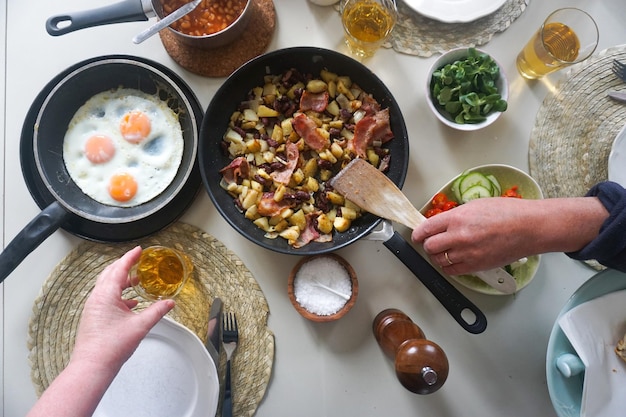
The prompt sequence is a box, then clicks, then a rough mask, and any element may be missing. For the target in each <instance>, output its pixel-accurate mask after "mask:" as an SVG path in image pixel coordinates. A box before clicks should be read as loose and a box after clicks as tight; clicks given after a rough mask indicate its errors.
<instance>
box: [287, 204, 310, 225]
mask: <svg viewBox="0 0 626 417" xmlns="http://www.w3.org/2000/svg"><path fill="white" fill-rule="evenodd" d="M287 221H288V222H289V224H290V225H292V226H297V227H298V229H300V230H304V229H305V228H306V217H305V215H304V210H302V209H300V210H298V211H296V212H295V213H293V214H292V215H291V217H289V218H288V219H287Z"/></svg>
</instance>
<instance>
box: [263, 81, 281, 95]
mask: <svg viewBox="0 0 626 417" xmlns="http://www.w3.org/2000/svg"><path fill="white" fill-rule="evenodd" d="M263 95H264V96H276V95H278V89H277V88H276V84H273V83H265V85H264V86H263Z"/></svg>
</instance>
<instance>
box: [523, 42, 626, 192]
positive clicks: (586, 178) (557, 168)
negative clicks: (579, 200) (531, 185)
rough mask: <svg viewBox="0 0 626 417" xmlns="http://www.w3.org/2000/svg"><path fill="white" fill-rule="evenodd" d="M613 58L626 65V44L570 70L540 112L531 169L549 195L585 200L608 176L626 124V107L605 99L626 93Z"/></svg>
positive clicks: (532, 138) (534, 131) (531, 147)
mask: <svg viewBox="0 0 626 417" xmlns="http://www.w3.org/2000/svg"><path fill="white" fill-rule="evenodd" d="M613 59H618V60H624V61H626V45H621V46H616V47H612V48H609V49H606V50H604V51H602V52H600V53H599V54H598V55H594V56H592V57H591V58H589V59H588V60H586V61H584V62H582V63H580V64H577V65H575V66H573V67H571V69H570V70H569V71H568V72H567V73H566V74H565V78H564V79H563V80H561V82H559V83H558V84H557V86H556V88H555V89H553V91H551V92H550V93H548V95H547V96H546V98H545V99H544V101H543V103H542V104H541V107H540V108H539V111H538V112H537V118H536V119H535V125H534V127H533V129H532V131H531V136H530V143H529V166H530V174H531V175H532V176H533V177H534V178H535V179H536V180H537V182H538V183H539V185H540V186H541V189H542V190H543V193H544V195H545V196H546V197H579V196H583V195H585V194H586V193H587V191H588V190H589V189H590V188H591V187H592V186H593V185H594V184H596V183H598V182H601V181H606V180H607V178H608V158H609V154H610V152H611V146H612V145H613V140H614V139H615V137H616V136H617V134H618V133H619V131H620V130H621V128H622V127H623V126H624V124H625V123H626V105H625V104H623V103H618V102H616V101H613V100H612V99H610V98H609V97H607V93H608V92H609V91H620V90H622V91H625V90H626V84H625V83H624V82H623V81H621V80H620V79H619V78H618V77H617V76H616V75H615V74H613V72H612V71H611V64H612V62H613Z"/></svg>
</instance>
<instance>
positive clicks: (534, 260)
mask: <svg viewBox="0 0 626 417" xmlns="http://www.w3.org/2000/svg"><path fill="white" fill-rule="evenodd" d="M468 172H480V173H482V174H484V175H493V176H494V177H496V179H497V180H498V182H499V183H500V186H501V187H502V190H503V191H504V190H507V189H509V188H511V187H513V186H517V187H518V192H519V193H520V194H521V195H522V198H526V199H533V200H539V199H542V198H543V192H542V191H541V188H540V187H539V184H537V182H536V181H535V180H534V179H533V178H532V177H531V176H530V175H528V174H527V173H526V172H524V171H522V170H521V169H518V168H515V167H512V166H509V165H503V164H489V165H480V166H477V167H474V168H470V169H468V170H466V171H464V172H463V173H461V174H459V175H457V176H455V177H454V178H452V179H451V180H450V181H448V182H447V183H446V184H445V185H444V186H443V187H441V188H440V189H439V190H438V191H437V193H440V192H441V193H444V194H445V195H446V196H448V198H449V199H451V200H454V193H453V191H452V185H453V184H454V181H455V180H456V179H457V178H458V177H459V176H461V175H463V174H465V173H468ZM503 198H504V197H503ZM506 198H508V197H506ZM431 207H432V206H431V202H430V199H429V200H428V202H427V203H426V204H424V206H423V207H422V208H421V209H420V212H421V213H422V214H426V212H427V211H428V210H429V209H430V208H431ZM453 210H454V209H453ZM540 259H541V256H540V255H533V256H529V257H528V258H527V260H526V262H525V263H523V264H521V265H520V266H518V267H516V268H515V269H514V270H513V277H514V278H515V281H516V283H517V291H519V290H521V289H522V288H524V287H526V286H527V285H528V284H530V282H531V281H532V279H533V278H534V277H535V274H536V273H537V269H538V268H539V261H540ZM450 277H451V279H453V280H455V281H457V282H458V283H460V284H461V285H463V286H465V287H467V288H470V289H472V290H474V291H477V292H480V293H483V294H491V295H503V293H502V292H500V291H498V290H496V289H494V288H492V287H490V286H489V285H487V284H486V283H485V282H483V281H482V280H481V279H479V278H478V277H476V276H474V275H458V276H450Z"/></svg>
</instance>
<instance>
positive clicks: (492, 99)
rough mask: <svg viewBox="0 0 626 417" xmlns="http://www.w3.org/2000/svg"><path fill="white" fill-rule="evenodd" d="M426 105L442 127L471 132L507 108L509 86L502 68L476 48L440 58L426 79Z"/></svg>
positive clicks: (452, 52) (480, 127) (448, 53)
mask: <svg viewBox="0 0 626 417" xmlns="http://www.w3.org/2000/svg"><path fill="white" fill-rule="evenodd" d="M426 92H427V97H428V106H429V107H430V109H431V110H432V111H433V113H434V114H435V116H437V118H438V119H439V120H440V121H441V122H442V123H443V124H445V125H447V126H450V127H452V128H454V129H457V130H464V131H473V130H478V129H482V128H484V127H486V126H489V125H490V124H492V123H493V122H495V121H496V120H497V119H498V118H499V117H500V115H501V114H502V113H503V112H504V111H506V109H507V100H508V97H509V87H508V82H507V78H506V74H505V73H504V71H503V70H502V66H501V65H500V64H499V63H498V62H497V61H496V60H495V59H494V58H493V57H492V56H490V55H489V54H487V53H486V52H484V51H481V50H479V49H476V48H458V49H453V50H451V51H448V52H446V53H444V54H443V55H441V56H440V57H439V58H438V59H437V60H436V61H435V62H434V63H433V65H432V66H431V68H430V70H429V72H428V77H427V80H426Z"/></svg>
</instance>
